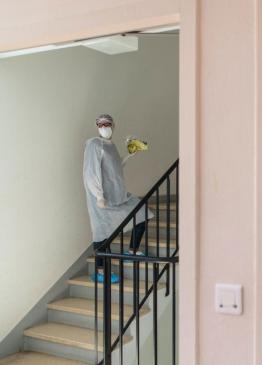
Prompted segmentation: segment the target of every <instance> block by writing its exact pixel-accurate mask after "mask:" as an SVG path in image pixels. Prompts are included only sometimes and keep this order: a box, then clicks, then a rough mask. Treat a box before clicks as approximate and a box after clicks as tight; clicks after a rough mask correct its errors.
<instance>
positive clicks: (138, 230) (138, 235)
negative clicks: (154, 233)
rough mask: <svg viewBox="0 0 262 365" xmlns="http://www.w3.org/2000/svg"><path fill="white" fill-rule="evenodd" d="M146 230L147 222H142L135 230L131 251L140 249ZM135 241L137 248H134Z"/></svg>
mask: <svg viewBox="0 0 262 365" xmlns="http://www.w3.org/2000/svg"><path fill="white" fill-rule="evenodd" d="M145 229H146V222H141V223H139V224H137V225H136V226H135V227H134V228H133V230H132V235H131V240H130V246H129V247H130V250H133V249H135V250H138V249H139V246H140V243H141V240H142V237H143V234H144V232H145ZM133 240H134V241H135V247H133Z"/></svg>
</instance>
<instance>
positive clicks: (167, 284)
mask: <svg viewBox="0 0 262 365" xmlns="http://www.w3.org/2000/svg"><path fill="white" fill-rule="evenodd" d="M166 256H167V257H170V177H169V176H168V177H167V180H166ZM169 282H170V265H168V267H167V271H166V296H168V295H169V291H170V284H169Z"/></svg>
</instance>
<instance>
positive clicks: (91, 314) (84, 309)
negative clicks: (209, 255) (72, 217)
mask: <svg viewBox="0 0 262 365" xmlns="http://www.w3.org/2000/svg"><path fill="white" fill-rule="evenodd" d="M158 194H159V191H158ZM169 196H170V197H171V198H170V197H169V202H168V205H167V201H166V196H162V195H160V198H159V195H158V196H157V200H156V198H154V197H153V198H152V196H151V197H150V199H149V200H148V203H147V204H148V207H149V208H150V209H151V210H153V211H154V215H155V218H154V219H153V220H151V221H149V223H148V226H147V232H146V237H144V238H143V241H142V243H141V246H140V249H142V250H144V251H146V252H147V255H146V256H147V257H160V258H164V257H166V256H167V240H168V241H169V244H168V251H169V252H168V255H169V257H172V254H174V253H176V251H177V250H176V234H177V233H176V226H177V222H178V221H177V219H176V209H177V205H176V199H175V196H172V195H170V191H169ZM167 209H168V212H167ZM167 217H169V223H167ZM129 242H130V233H126V234H124V233H122V236H121V235H118V236H117V237H115V238H114V240H112V242H111V243H110V249H111V250H110V252H111V254H119V253H121V252H122V253H123V250H127V249H128V245H129ZM145 245H146V247H144V246H145ZM128 260H129V259H128ZM130 260H131V262H129V261H128V262H125V261H123V260H120V259H118V258H112V259H110V267H112V271H114V272H117V273H120V275H121V269H122V279H123V280H122V286H120V284H112V285H110V303H111V304H110V318H109V320H110V335H109V334H108V333H107V337H108V336H110V339H109V340H110V344H111V345H112V344H113V343H116V346H115V350H114V351H112V364H113V365H117V364H120V363H121V364H122V363H123V364H125V365H128V364H130V365H131V364H136V363H139V361H138V362H136V351H135V348H136V347H137V342H138V340H137V336H139V337H140V341H141V340H142V341H144V340H145V338H144V339H142V338H141V337H143V336H144V337H145V336H148V335H149V333H150V332H152V324H151V325H150V326H148V319H147V318H151V321H152V318H153V317H152V316H153V310H156V308H155V306H156V303H155V302H154V303H153V302H152V301H153V299H152V297H153V294H150V293H149V289H150V288H153V287H154V288H155V289H154V290H157V292H158V293H159V297H162V299H163V300H164V298H165V295H166V294H168V292H169V285H170V284H169V282H167V281H169V265H168V264H167V263H166V261H164V260H163V262H160V263H156V262H145V261H141V262H140V264H139V279H138V280H139V285H138V287H136V286H135V284H134V280H135V279H134V274H135V271H134V263H133V262H132V257H131V259H130ZM170 262H171V261H170ZM165 265H167V266H168V268H167V267H166V268H165ZM174 267H175V266H173V268H174ZM163 268H165V269H166V271H168V273H167V274H166V275H167V276H166V275H162V276H161V277H159V276H158V277H157V280H156V276H155V272H156V270H157V275H159V272H160V271H161V270H162V269H163ZM95 269H96V267H95V257H89V258H88V259H87V269H86V273H85V274H84V275H80V276H76V277H73V278H71V279H70V280H68V283H67V284H68V287H69V291H68V293H69V294H68V296H67V297H65V298H63V299H58V300H55V301H54V302H52V303H49V304H48V305H47V312H48V313H47V318H48V320H47V322H46V323H40V324H37V325H35V326H34V327H31V328H28V329H26V330H25V331H24V352H23V353H19V354H17V355H15V356H13V357H9V358H6V359H2V360H0V364H1V365H4V364H9V365H11V364H17V365H24V364H26V365H29V364H30V363H32V364H35V365H39V364H42V363H43V364H44V363H45V364H49V365H52V364H54V365H56V364H57V365H58V364H60V365H62V364H65V365H66V364H67V365H77V364H79V365H80V364H85V365H87V364H89V365H94V364H103V363H104V364H107V361H105V360H104V361H103V359H104V358H105V356H107V355H105V346H106V342H105V341H107V339H106V338H105V336H104V335H105V333H104V331H105V330H106V329H107V327H105V323H107V324H108V323H109V322H108V321H106V322H105V321H104V320H103V318H104V316H105V313H106V308H105V307H104V298H105V295H106V294H105V288H104V285H103V284H96V285H95V283H94V282H93V281H92V280H91V279H90V274H91V273H93V272H94V270H95ZM154 271H155V272H154ZM171 276H172V275H171ZM121 288H122V289H121ZM121 290H122V292H120V291H121ZM152 292H153V291H152ZM138 293H139V294H138ZM148 293H149V295H148V296H147V297H145V296H146V295H147V294H148ZM154 295H155V294H154ZM135 296H136V297H137V298H138V299H137V298H136V299H135ZM143 298H144V299H145V300H144V304H143V306H141V308H140V309H138V307H137V308H136V315H138V312H139V323H140V328H142V327H143V321H144V323H145V328H146V329H145V331H144V335H141V334H140V332H139V329H138V330H135V327H136V326H135V323H132V322H135V321H134V320H133V321H131V322H130V325H129V326H128V328H126V330H125V331H124V333H122V334H121V336H120V337H119V333H120V329H122V330H123V328H124V326H125V325H126V324H127V323H128V321H130V318H131V317H132V316H134V300H136V301H137V303H140V302H142V300H143ZM107 299H108V298H107ZM120 304H121V305H120ZM121 306H122V307H121ZM121 308H122V310H121ZM160 310H161V308H160V309H158V311H160ZM150 316H151V317H150ZM120 321H121V322H122V323H120ZM137 331H138V332H139V333H138V332H137ZM142 332H143V331H141V333H142ZM119 341H121V342H120V346H119ZM111 345H109V346H110V361H111ZM138 346H139V345H138ZM119 349H121V354H120V353H119V352H120V350H119ZM112 350H113V349H112ZM156 356H157V355H156ZM123 359H126V360H124V362H123ZM156 361H157V360H156ZM174 361H175V360H174ZM110 363H111V362H110ZM173 363H175V362H173ZM156 364H157V362H156Z"/></svg>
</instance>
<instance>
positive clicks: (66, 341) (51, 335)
mask: <svg viewBox="0 0 262 365" xmlns="http://www.w3.org/2000/svg"><path fill="white" fill-rule="evenodd" d="M24 335H25V336H27V337H33V338H36V339H40V340H44V341H49V342H53V343H59V344H63V345H67V346H72V347H77V348H81V349H85V350H95V332H94V330H90V329H87V328H82V327H76V326H71V325H65V324H60V323H55V322H48V323H44V324H40V325H38V326H34V327H31V328H28V329H26V330H25V331H24ZM116 338H117V335H116V334H112V340H113V341H114V340H115V339H116ZM131 340H132V337H131V336H128V335H124V336H123V341H124V343H127V342H129V341H131ZM98 350H99V351H103V332H101V331H99V332H98Z"/></svg>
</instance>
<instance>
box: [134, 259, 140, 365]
mask: <svg viewBox="0 0 262 365" xmlns="http://www.w3.org/2000/svg"><path fill="white" fill-rule="evenodd" d="M135 270H136V303H135V316H136V358H137V365H139V364H140V319H139V261H137V262H135Z"/></svg>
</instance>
